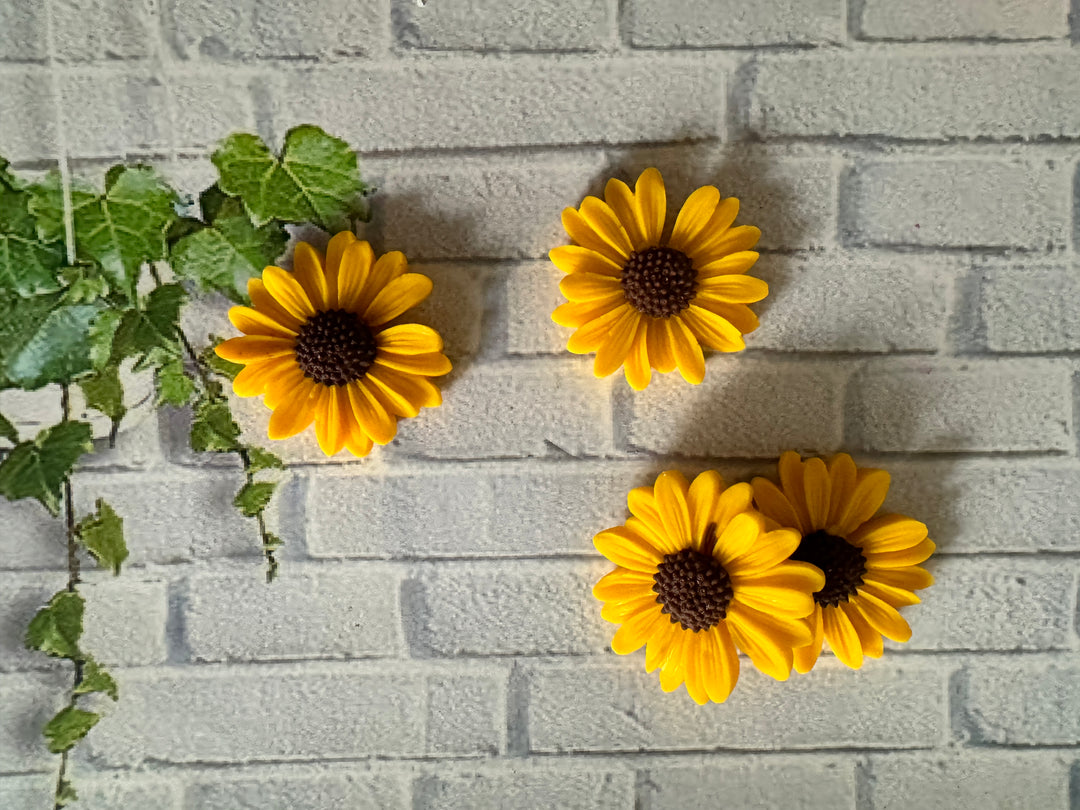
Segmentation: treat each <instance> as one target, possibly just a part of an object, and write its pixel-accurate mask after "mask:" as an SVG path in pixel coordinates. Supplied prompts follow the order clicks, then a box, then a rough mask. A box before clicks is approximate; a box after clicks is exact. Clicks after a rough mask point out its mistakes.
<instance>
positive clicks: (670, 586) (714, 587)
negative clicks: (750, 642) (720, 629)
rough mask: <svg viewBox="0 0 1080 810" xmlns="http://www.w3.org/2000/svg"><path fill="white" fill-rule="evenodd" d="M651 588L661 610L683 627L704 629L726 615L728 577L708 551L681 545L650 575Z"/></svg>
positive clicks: (729, 593) (672, 621) (728, 591)
mask: <svg viewBox="0 0 1080 810" xmlns="http://www.w3.org/2000/svg"><path fill="white" fill-rule="evenodd" d="M653 580H654V581H655V582H656V584H655V585H653V588H652V589H653V591H655V592H656V601H657V602H659V603H660V604H661V605H662V606H663V607H662V608H661V612H662V613H667V614H669V615H670V616H671V623H672V624H675V623H676V622H678V623H679V624H681V625H682V628H683V630H693V631H694V632H695V633H696V632H698V631H699V630H708V629H709V628H710V627H713V626H714V625H716V624H719V622H720V620H721V619H723V618H724V617H725V616H727V609H728V605H729V604H731V597H732V596H733V591H732V589H731V577H729V576H728V572H727V571H725V570H724V567H723V566H722V565H720V562H719V561H718V560H717V559H716V558H715V557H713V556H712V555H711V554H702V553H701V552H700V551H695V550H694V549H692V548H684V549H683V550H682V551H680V552H679V553H678V554H668V555H667V556H665V557H664V561H663V562H662V563H660V565H659V566H658V567H657V571H656V573H655V574H653Z"/></svg>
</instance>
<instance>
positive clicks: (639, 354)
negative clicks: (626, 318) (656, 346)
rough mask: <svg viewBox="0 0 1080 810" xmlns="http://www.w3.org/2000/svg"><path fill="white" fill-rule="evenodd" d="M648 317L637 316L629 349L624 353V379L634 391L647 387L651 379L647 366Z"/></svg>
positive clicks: (650, 370) (649, 368)
mask: <svg viewBox="0 0 1080 810" xmlns="http://www.w3.org/2000/svg"><path fill="white" fill-rule="evenodd" d="M648 334H649V319H648V318H644V317H640V318H638V326H637V333H636V334H635V335H634V337H633V340H631V341H630V350H629V351H628V352H627V353H626V360H625V362H624V364H623V371H624V372H625V373H626V381H627V382H628V383H629V384H630V387H631V388H633V389H634V390H635V391H644V390H645V389H646V388H648V387H649V382H650V381H651V380H652V369H651V367H650V366H649V344H648V338H647V336H648Z"/></svg>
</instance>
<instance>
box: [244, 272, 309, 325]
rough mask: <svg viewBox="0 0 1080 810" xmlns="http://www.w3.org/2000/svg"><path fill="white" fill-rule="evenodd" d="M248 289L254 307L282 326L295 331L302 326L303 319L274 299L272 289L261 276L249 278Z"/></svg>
mask: <svg viewBox="0 0 1080 810" xmlns="http://www.w3.org/2000/svg"><path fill="white" fill-rule="evenodd" d="M247 291H248V298H250V299H251V306H252V308H254V309H257V310H258V311H259V312H261V313H262V314H263V315H268V316H270V317H271V318H273V319H274V320H275V321H277V322H278V323H280V324H281V325H282V326H287V327H288V328H289V329H292V330H294V331H295V330H297V329H299V328H300V324H301V323H303V321H302V320H301V319H300V318H297V317H296V316H295V315H292V314H290V313H289V312H288V311H287V310H286V309H285V308H284V307H283V306H281V304H279V303H278V302H277V301H276V300H275V299H274V296H272V295H270V291H269V290H267V289H266V285H265V284H264V283H263V280H262V279H261V278H249V279H248V283H247Z"/></svg>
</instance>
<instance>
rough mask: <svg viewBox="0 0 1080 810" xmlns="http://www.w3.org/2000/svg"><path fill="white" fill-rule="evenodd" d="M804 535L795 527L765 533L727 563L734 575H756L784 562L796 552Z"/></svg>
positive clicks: (726, 565)
mask: <svg viewBox="0 0 1080 810" xmlns="http://www.w3.org/2000/svg"><path fill="white" fill-rule="evenodd" d="M801 541H802V536H801V535H800V534H799V533H798V532H797V531H795V530H794V529H777V530H775V531H771V532H768V533H766V534H763V535H762V536H761V538H760V539H759V541H758V542H757V543H755V544H754V545H753V546H751V547H750V549H749V550H748V551H746V552H745V553H743V554H740V555H739V556H738V557H736V558H735V559H732V560H730V561H729V562H728V563H726V564H725V567H726V568H728V569H729V573H730V574H732V575H733V576H746V577H749V576H756V575H758V574H763V573H765V572H766V571H768V570H769V569H771V568H774V567H775V566H777V565H779V564H780V563H782V562H784V560H786V559H787V558H788V557H790V556H791V555H792V554H794V553H795V550H796V549H797V548H798V547H799V543H800V542H801Z"/></svg>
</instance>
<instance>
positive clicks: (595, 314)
mask: <svg viewBox="0 0 1080 810" xmlns="http://www.w3.org/2000/svg"><path fill="white" fill-rule="evenodd" d="M624 303H626V296H624V295H623V294H622V290H621V289H620V290H619V291H618V292H614V293H612V294H611V295H609V296H607V297H605V298H600V299H597V300H596V301H587V302H580V301H571V302H570V303H567V304H560V305H559V306H557V307H555V311H554V312H552V313H551V320H553V321H555V323H557V324H558V325H559V326H569V327H570V328H571V329H577V328H578V327H579V326H584V325H585V324H587V323H588V322H589V321H595V320H596V319H597V318H599V317H600V316H602V315H604V314H606V313H608V312H610V311H611V310H613V309H615V308H616V307H618V306H619V305H621V304H624ZM578 354H584V352H578Z"/></svg>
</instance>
